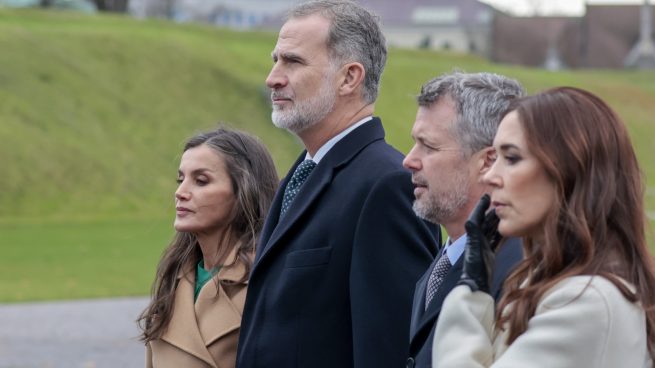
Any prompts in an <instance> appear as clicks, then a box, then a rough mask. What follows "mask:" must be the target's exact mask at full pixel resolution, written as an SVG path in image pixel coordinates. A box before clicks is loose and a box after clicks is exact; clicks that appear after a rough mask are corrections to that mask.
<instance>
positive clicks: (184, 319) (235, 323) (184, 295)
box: [146, 247, 247, 368]
mask: <svg viewBox="0 0 655 368" xmlns="http://www.w3.org/2000/svg"><path fill="white" fill-rule="evenodd" d="M235 255H236V247H235V248H234V250H233V251H232V253H231V254H230V255H229V256H228V258H227V259H234V257H235ZM195 267H196V265H193V266H191V268H190V269H189V268H187V273H186V275H187V276H186V277H185V276H184V274H183V273H181V274H180V275H179V276H178V278H179V283H178V286H177V290H176V292H175V307H174V312H173V317H172V319H171V321H170V323H169V325H168V329H167V330H166V332H165V333H164V335H163V336H162V337H161V339H158V340H153V341H151V342H150V343H149V344H148V345H147V348H146V367H148V368H169V367H170V368H173V367H175V368H179V367H185V368H209V367H211V368H234V367H235V365H236V353H237V343H238V341H239V328H240V326H241V314H242V313H243V305H244V303H245V300H246V288H247V281H246V282H241V283H240V282H239V281H238V280H239V279H241V278H242V277H243V276H244V274H245V273H246V268H245V266H244V265H243V263H241V262H239V261H237V263H236V264H235V265H234V266H230V267H224V268H222V269H221V270H220V271H219V272H218V274H217V275H215V276H214V277H213V278H212V279H211V280H209V281H208V282H207V283H206V284H205V285H204V286H203V287H202V289H201V290H200V294H199V295H198V300H197V301H196V302H195V303H194V301H193V292H194V286H195V279H196V277H195ZM217 280H218V283H217V282H216V281H217ZM217 295H218V296H217Z"/></svg>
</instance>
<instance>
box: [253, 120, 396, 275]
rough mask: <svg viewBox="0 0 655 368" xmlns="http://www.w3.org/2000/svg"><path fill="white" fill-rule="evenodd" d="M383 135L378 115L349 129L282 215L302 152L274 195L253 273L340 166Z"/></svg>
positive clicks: (306, 210) (304, 152)
mask: <svg viewBox="0 0 655 368" xmlns="http://www.w3.org/2000/svg"><path fill="white" fill-rule="evenodd" d="M383 138H384V129H383V128H382V123H381V122H380V120H379V119H378V118H373V121H370V122H367V123H365V124H363V125H362V126H360V127H358V128H357V129H355V130H353V131H352V132H350V134H348V135H347V136H345V137H344V138H343V139H342V140H341V141H339V142H338V143H337V144H336V145H335V146H334V147H332V149H331V150H330V151H329V152H328V153H327V155H325V157H323V159H322V160H321V162H319V164H318V165H317V166H316V168H315V169H314V171H313V172H312V173H311V175H309V177H308V178H307V181H306V182H305V183H304V184H303V187H302V189H301V190H300V192H299V193H298V195H297V196H296V198H295V199H294V200H293V202H292V203H291V206H290V207H289V209H288V210H287V212H286V213H285V214H284V216H282V218H280V217H279V214H280V207H281V202H282V197H283V195H284V188H285V187H286V185H287V182H288V181H289V180H290V178H291V175H292V174H293V172H294V170H295V169H296V167H297V166H298V165H299V164H300V163H301V162H302V161H303V160H304V158H305V155H306V151H303V153H302V154H301V155H300V157H299V158H298V160H296V163H295V164H294V165H293V167H292V168H291V170H289V172H288V173H287V176H286V178H285V179H284V180H283V181H282V183H281V185H280V188H279V189H278V192H277V193H276V195H275V199H274V202H273V205H272V206H271V215H269V216H268V219H267V220H266V223H265V225H264V230H263V231H262V237H261V240H260V243H259V244H260V247H262V248H261V249H259V250H258V251H257V258H256V262H255V265H254V267H253V273H254V271H255V269H257V265H258V264H259V263H260V262H261V260H262V259H263V258H265V257H266V254H268V253H269V252H270V251H271V249H272V248H274V247H275V246H276V245H277V244H278V243H279V240H280V238H281V237H282V236H283V235H284V234H285V233H286V232H288V231H289V229H290V228H291V226H292V225H293V224H294V223H295V222H296V221H297V220H298V219H299V218H300V217H302V216H303V215H305V214H306V212H308V209H309V208H310V206H311V205H312V204H313V203H314V202H315V201H316V200H317V198H318V197H319V195H320V194H321V193H322V192H323V191H324V190H326V188H328V186H329V184H330V183H331V182H332V179H333V176H334V173H335V172H336V171H337V170H338V168H339V167H340V166H342V165H344V164H346V163H347V162H348V161H350V160H351V159H352V158H353V157H355V156H356V155H357V153H359V152H360V151H361V150H362V149H364V148H365V147H366V146H368V145H369V144H371V143H372V142H374V141H376V140H379V139H383Z"/></svg>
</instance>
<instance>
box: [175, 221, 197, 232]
mask: <svg viewBox="0 0 655 368" xmlns="http://www.w3.org/2000/svg"><path fill="white" fill-rule="evenodd" d="M173 228H174V229H175V231H177V232H180V233H192V232H194V231H195V230H196V229H195V227H194V226H192V225H189V224H180V223H178V222H175V223H174V224H173Z"/></svg>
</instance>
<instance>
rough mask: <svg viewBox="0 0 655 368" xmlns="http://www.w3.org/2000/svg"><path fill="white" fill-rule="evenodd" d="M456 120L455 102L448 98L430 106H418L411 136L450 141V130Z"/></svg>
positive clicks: (445, 97) (444, 97)
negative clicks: (439, 138) (440, 138)
mask: <svg viewBox="0 0 655 368" xmlns="http://www.w3.org/2000/svg"><path fill="white" fill-rule="evenodd" d="M456 119H457V107H456V105H455V101H453V99H452V98H450V97H449V96H443V97H441V98H439V100H437V102H436V103H433V104H432V105H430V106H419V108H418V111H417V112H416V122H415V123H414V129H413V134H414V135H416V136H418V138H420V136H422V135H426V136H432V137H433V138H438V137H443V138H445V139H451V138H452V133H451V128H452V126H453V124H454V123H455V120H456Z"/></svg>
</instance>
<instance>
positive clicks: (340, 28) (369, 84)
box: [287, 0, 387, 103]
mask: <svg viewBox="0 0 655 368" xmlns="http://www.w3.org/2000/svg"><path fill="white" fill-rule="evenodd" d="M314 14H318V15H320V16H322V17H324V18H325V19H327V20H329V21H330V29H329V31H328V39H327V48H328V50H329V55H330V58H331V60H332V61H333V62H338V63H342V64H343V63H347V62H352V61H355V62H359V63H361V64H362V65H363V66H364V70H365V77H364V88H363V90H362V98H363V99H364V101H365V102H366V103H373V102H375V100H376V99H377V97H378V91H379V88H380V78H381V76H382V71H384V65H385V63H386V61H387V47H386V40H385V38H384V35H383V34H382V29H381V28H380V20H379V18H378V17H377V16H376V15H375V14H373V13H371V12H370V11H368V10H366V9H365V8H363V7H361V6H360V5H358V4H356V3H354V2H352V1H347V0H315V1H309V2H306V3H302V4H299V5H297V6H296V7H294V8H293V9H291V10H290V11H289V13H288V15H287V19H291V18H302V17H306V16H310V15H314Z"/></svg>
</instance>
